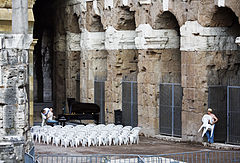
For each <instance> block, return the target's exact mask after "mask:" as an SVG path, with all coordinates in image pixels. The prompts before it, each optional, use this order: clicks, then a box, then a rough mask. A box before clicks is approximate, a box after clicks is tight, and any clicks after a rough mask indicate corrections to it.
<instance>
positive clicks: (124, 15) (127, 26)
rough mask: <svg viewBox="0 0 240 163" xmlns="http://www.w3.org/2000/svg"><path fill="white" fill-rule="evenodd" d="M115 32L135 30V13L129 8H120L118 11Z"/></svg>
mask: <svg viewBox="0 0 240 163" xmlns="http://www.w3.org/2000/svg"><path fill="white" fill-rule="evenodd" d="M117 10H118V17H117V24H116V27H115V28H116V29H117V30H135V29H136V23H135V11H131V10H130V7H129V6H121V7H119V8H118V9H117Z"/></svg>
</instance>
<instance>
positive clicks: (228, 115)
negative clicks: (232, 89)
mask: <svg viewBox="0 0 240 163" xmlns="http://www.w3.org/2000/svg"><path fill="white" fill-rule="evenodd" d="M227 142H229V86H227Z"/></svg>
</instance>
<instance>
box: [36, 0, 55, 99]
mask: <svg viewBox="0 0 240 163" xmlns="http://www.w3.org/2000/svg"><path fill="white" fill-rule="evenodd" d="M52 4H53V1H52V0H38V1H36V2H35V4H34V6H33V13H34V19H35V22H34V29H33V38H35V39H38V41H37V44H36V45H35V48H34V89H35V91H34V92H35V94H34V101H35V102H44V101H48V102H50V101H52V92H49V91H52V90H48V93H47V92H44V89H45V90H46V84H45V85H44V79H46V77H48V78H50V79H52V71H51V70H52V53H53V33H54V29H53V22H54V17H53V5H52ZM46 71H48V72H46ZM46 73H47V74H46ZM51 83H52V82H51V81H50V83H48V84H49V86H48V87H50V88H52V85H51ZM44 93H45V96H44ZM49 93H50V94H49ZM47 94H48V95H47ZM46 96H49V97H46Z"/></svg>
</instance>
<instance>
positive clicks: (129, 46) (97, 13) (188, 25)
mask: <svg viewBox="0 0 240 163" xmlns="http://www.w3.org/2000/svg"><path fill="white" fill-rule="evenodd" d="M234 4H235V5H234ZM61 5H62V6H65V7H66V8H71V9H70V10H68V11H70V12H68V14H69V15H71V16H70V17H75V18H74V19H75V22H74V23H73V22H71V23H66V24H65V25H66V26H67V27H66V30H65V31H70V29H71V28H72V26H75V27H76V28H77V25H78V27H79V29H80V31H77V32H76V30H75V32H72V33H75V34H72V33H71V34H69V33H67V36H70V35H71V37H69V38H70V39H67V40H66V44H67V48H69V47H70V48H69V49H71V46H72V49H74V48H76V49H77V51H80V57H77V58H78V60H79V62H80V66H78V65H77V63H75V62H76V60H75V59H76V58H74V55H69V57H70V56H72V57H70V58H69V59H67V60H68V61H67V62H72V59H73V60H74V62H73V64H74V65H76V66H75V67H74V66H71V64H69V65H66V68H67V69H71V73H70V71H67V73H66V75H67V74H72V75H68V76H66V80H72V82H66V88H68V91H69V93H67V95H66V96H68V95H69V96H71V97H75V95H74V94H75V93H76V92H75V90H76V89H75V88H76V86H74V84H75V83H76V82H75V81H74V80H75V77H76V74H77V73H80V101H82V102H93V100H94V80H95V79H99V78H100V80H106V82H105V91H106V92H105V109H106V110H105V113H106V114H105V116H106V117H105V119H106V122H107V123H112V122H114V116H113V114H114V110H116V109H122V106H121V105H122V101H121V100H122V99H121V98H122V93H121V91H122V86H121V81H123V80H132V81H137V83H138V124H139V126H142V127H143V130H142V131H143V133H145V134H146V135H154V134H158V131H159V84H160V83H181V85H182V87H183V100H182V131H183V132H182V138H183V139H184V140H191V141H200V140H201V138H200V134H199V133H197V130H196V128H198V126H200V124H201V116H202V114H203V113H204V111H205V109H206V108H207V106H208V86H209V85H216V84H223V85H224V84H227V81H229V79H231V80H232V83H234V84H237V83H238V82H239V81H238V77H237V76H238V75H237V74H238V72H239V68H238V60H239V59H238V57H237V54H238V53H239V46H237V44H236V43H235V39H236V37H237V36H239V35H240V34H239V29H238V27H239V26H238V21H237V19H238V20H239V14H240V10H239V7H237V6H239V3H238V2H237V1H236V0H232V1H228V2H225V1H224V0H207V1H206V0H204V1H203V0H201V1H197V0H196V1H195V0H194V1H193V0H192V1H188V0H184V1H183V0H179V1H170V0H163V1H151V0H140V1H135V0H123V1H113V0H105V1H96V0H93V1H87V2H85V1H80V0H71V1H68V2H66V3H65V4H61ZM232 13H234V14H232ZM236 18H237V19H236ZM70 20H73V19H70ZM76 22H77V24H76ZM234 24H236V25H234ZM74 29H75V28H74ZM60 33H61V32H60ZM59 48H60V47H59ZM70 51H71V50H70ZM73 51H74V50H73ZM74 74H75V77H74ZM196 119H197V120H198V121H196Z"/></svg>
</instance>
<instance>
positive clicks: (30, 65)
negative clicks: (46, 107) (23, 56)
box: [28, 39, 37, 126]
mask: <svg viewBox="0 0 240 163" xmlns="http://www.w3.org/2000/svg"><path fill="white" fill-rule="evenodd" d="M36 44H37V39H34V40H33V42H32V44H31V46H30V49H29V56H28V57H29V59H28V60H29V69H28V74H29V77H28V78H29V122H30V126H33V104H34V94H33V92H34V90H33V50H34V46H35V45H36Z"/></svg>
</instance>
